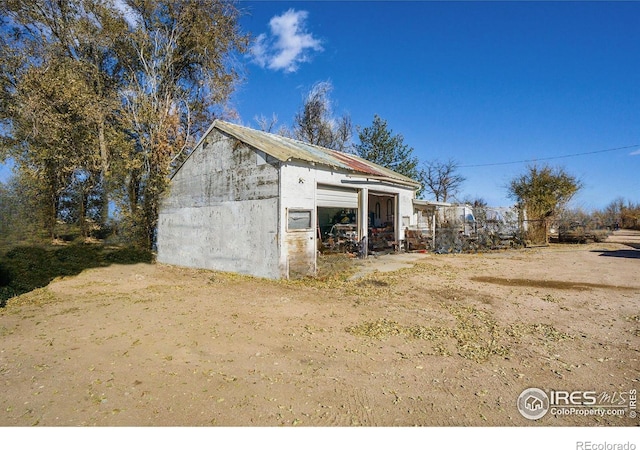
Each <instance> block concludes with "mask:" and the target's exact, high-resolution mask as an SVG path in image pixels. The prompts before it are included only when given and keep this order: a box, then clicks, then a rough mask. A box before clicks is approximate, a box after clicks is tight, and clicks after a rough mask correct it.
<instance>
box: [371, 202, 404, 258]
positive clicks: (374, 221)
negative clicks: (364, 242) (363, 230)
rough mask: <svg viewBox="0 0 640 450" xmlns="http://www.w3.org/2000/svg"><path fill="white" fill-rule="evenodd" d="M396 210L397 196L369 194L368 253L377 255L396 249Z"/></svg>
mask: <svg viewBox="0 0 640 450" xmlns="http://www.w3.org/2000/svg"><path fill="white" fill-rule="evenodd" d="M397 208H398V196H397V195H395V194H388V193H382V192H369V202H368V210H369V214H368V218H369V226H368V243H369V251H371V252H376V253H379V252H391V251H395V250H397V249H398V234H397V230H398V225H397V217H398V214H397Z"/></svg>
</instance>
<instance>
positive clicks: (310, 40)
mask: <svg viewBox="0 0 640 450" xmlns="http://www.w3.org/2000/svg"><path fill="white" fill-rule="evenodd" d="M308 16H309V13H308V12H307V11H295V10H293V9H289V10H288V11H286V12H284V13H283V14H282V15H280V16H274V17H272V18H271V20H270V21H269V28H270V33H269V34H267V33H262V34H261V35H259V36H258V37H257V38H256V40H255V42H254V43H253V45H252V46H251V55H252V57H253V62H255V63H256V64H258V65H259V66H260V67H266V68H269V69H271V70H282V71H284V72H295V71H296V70H298V66H299V65H300V63H303V62H307V61H309V54H310V53H311V52H312V51H316V52H320V51H322V50H323V48H322V45H321V42H320V40H319V39H316V38H315V37H313V35H312V34H311V33H308V32H307V31H306V26H305V25H306V20H307V17H308Z"/></svg>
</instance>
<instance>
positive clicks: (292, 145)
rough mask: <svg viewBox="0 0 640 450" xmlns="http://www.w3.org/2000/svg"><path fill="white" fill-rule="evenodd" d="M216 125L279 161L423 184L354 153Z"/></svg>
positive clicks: (234, 127)
mask: <svg viewBox="0 0 640 450" xmlns="http://www.w3.org/2000/svg"><path fill="white" fill-rule="evenodd" d="M212 128H217V129H218V130H220V131H222V132H224V133H227V134H229V135H231V136H233V137H235V138H236V139H238V140H239V141H242V142H244V143H246V144H248V145H250V146H252V147H254V148H256V149H258V150H261V151H263V152H265V153H266V154H268V155H270V156H272V157H274V158H276V159H278V160H279V161H283V162H286V161H296V160H297V161H305V162H310V163H314V164H320V165H324V166H328V167H331V168H335V169H342V170H346V171H349V172H352V173H356V174H362V175H368V176H372V177H379V178H383V179H388V180H394V181H397V182H400V183H402V184H409V185H413V186H415V187H419V186H420V183H419V182H417V181H416V180H413V179H411V178H409V177H406V176H404V175H402V174H399V173H397V172H394V171H393V170H390V169H387V168H386V167H382V166H380V165H378V164H374V163H372V162H370V161H367V160H365V159H363V158H360V157H358V156H356V155H352V154H350V153H344V152H339V151H337V150H331V149H328V148H324V147H320V146H317V145H312V144H308V143H306V142H302V141H298V140H295V139H291V138H287V137H284V136H279V135H276V134H271V133H267V132H264V131H259V130H254V129H252V128H247V127H243V126H241V125H236V124H232V123H229V122H224V121H222V120H217V121H216V122H214V124H213V126H212Z"/></svg>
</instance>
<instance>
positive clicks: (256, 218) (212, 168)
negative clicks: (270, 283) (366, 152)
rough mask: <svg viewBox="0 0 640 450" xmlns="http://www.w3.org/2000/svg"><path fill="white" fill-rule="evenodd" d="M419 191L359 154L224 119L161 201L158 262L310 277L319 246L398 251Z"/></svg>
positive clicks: (202, 141)
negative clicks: (255, 128) (259, 129)
mask: <svg viewBox="0 0 640 450" xmlns="http://www.w3.org/2000/svg"><path fill="white" fill-rule="evenodd" d="M419 187H420V184H419V183H418V182H417V181H415V180H413V179H411V178H408V177H406V176H404V175H401V174H399V173H396V172H394V171H392V170H389V169H387V168H384V167H381V166H379V165H377V164H374V163H371V162H369V161H366V160H364V159H362V158H359V157H357V156H355V155H352V154H348V153H343V152H339V151H336V150H331V149H327V148H323V147H318V146H315V145H310V144H307V143H304V142H300V141H297V140H294V139H289V138H286V137H283V136H279V135H275V134H270V133H266V132H263V131H258V130H254V129H251V128H247V127H244V126H240V125H236V124H232V123H228V122H225V121H221V120H217V121H215V122H214V123H213V124H212V125H211V127H210V128H209V129H208V130H207V132H206V133H205V134H204V136H203V137H202V138H201V139H200V141H199V142H198V144H197V145H196V147H195V149H194V151H193V152H192V153H191V154H190V155H189V157H188V158H187V160H186V161H185V162H184V164H183V165H182V166H181V167H180V168H179V169H178V170H177V171H176V172H175V174H174V175H173V177H172V179H171V183H170V187H169V189H168V192H167V194H166V196H165V197H164V198H163V200H162V202H161V206H160V213H159V222H158V238H157V248H158V258H157V259H158V261H159V262H161V263H167V264H173V265H178V266H186V267H196V268H204V269H214V270H221V271H229V272H237V273H243V274H250V275H255V276H260V277H266V278H293V277H300V276H310V275H311V276H312V275H314V274H315V273H316V257H317V254H318V252H319V251H359V252H360V253H361V254H362V253H364V254H366V252H368V251H385V250H393V249H397V248H399V247H400V246H401V243H402V242H403V241H404V239H405V234H404V230H405V229H406V228H408V227H409V226H410V225H412V223H413V222H415V221H416V214H415V210H414V205H413V201H414V199H415V193H416V190H417V189H418V188H419Z"/></svg>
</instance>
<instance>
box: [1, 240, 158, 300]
mask: <svg viewBox="0 0 640 450" xmlns="http://www.w3.org/2000/svg"><path fill="white" fill-rule="evenodd" d="M152 261H153V255H152V253H151V252H150V251H148V250H144V249H139V248H133V247H105V246H103V245H96V244H78V245H69V246H64V247H39V246H20V247H15V248H13V249H11V250H9V251H8V252H7V253H6V254H5V255H3V256H1V257H0V307H4V306H5V305H6V302H7V300H8V299H10V298H11V297H14V296H17V295H21V294H24V293H26V292H30V291H32V290H34V289H37V288H41V287H44V286H46V285H48V284H49V283H50V282H51V281H52V280H53V279H54V278H57V277H65V276H72V275H77V274H79V273H80V272H82V271H83V270H85V269H90V268H94V267H106V266H109V265H111V264H136V263H150V262H152Z"/></svg>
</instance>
